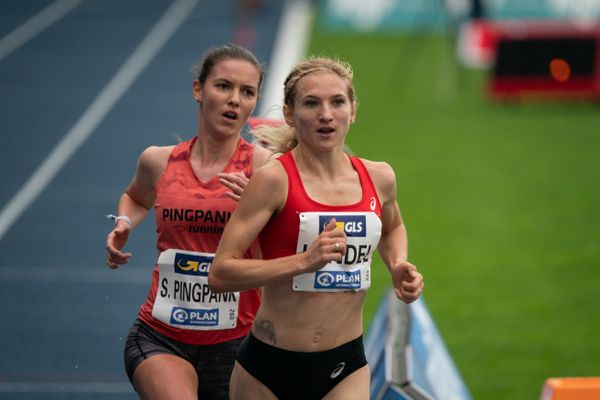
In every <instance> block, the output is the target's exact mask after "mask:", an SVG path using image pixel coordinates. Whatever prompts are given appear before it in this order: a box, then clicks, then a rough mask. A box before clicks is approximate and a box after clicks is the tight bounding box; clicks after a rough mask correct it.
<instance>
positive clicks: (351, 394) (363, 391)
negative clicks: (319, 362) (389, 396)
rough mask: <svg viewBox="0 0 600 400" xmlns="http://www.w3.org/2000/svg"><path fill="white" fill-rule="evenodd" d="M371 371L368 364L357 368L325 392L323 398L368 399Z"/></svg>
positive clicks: (342, 399) (343, 399) (340, 399)
mask: <svg viewBox="0 0 600 400" xmlns="http://www.w3.org/2000/svg"><path fill="white" fill-rule="evenodd" d="M370 381H371V373H370V371H369V366H368V365H365V366H364V367H362V368H360V369H357V370H356V371H354V372H353V373H352V374H350V375H348V376H347V377H346V378H344V380H343V381H341V382H340V383H338V384H337V385H336V386H335V387H334V388H333V389H331V390H330V391H329V393H327V395H326V396H325V397H323V400H337V399H339V400H368V399H369V396H370V393H369V385H370Z"/></svg>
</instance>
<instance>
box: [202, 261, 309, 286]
mask: <svg viewBox="0 0 600 400" xmlns="http://www.w3.org/2000/svg"><path fill="white" fill-rule="evenodd" d="M308 270H309V266H308V262H307V261H306V257H305V256H304V254H303V253H301V254H294V255H291V256H287V257H281V258H276V259H273V260H254V259H236V258H233V257H231V258H227V259H225V258H224V257H218V256H217V257H215V259H214V260H213V263H212V265H211V268H210V273H209V274H208V283H209V285H210V286H211V289H212V290H213V291H215V292H230V291H241V290H248V289H253V288H258V287H262V286H267V285H270V284H272V283H275V282H279V281H282V280H286V279H291V278H292V277H293V276H295V275H298V274H301V273H304V272H306V271H308Z"/></svg>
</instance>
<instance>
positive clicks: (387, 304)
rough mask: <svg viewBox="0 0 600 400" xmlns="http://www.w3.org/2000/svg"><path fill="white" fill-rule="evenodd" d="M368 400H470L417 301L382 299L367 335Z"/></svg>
mask: <svg viewBox="0 0 600 400" xmlns="http://www.w3.org/2000/svg"><path fill="white" fill-rule="evenodd" d="M365 352H366V354H367V360H368V362H369V366H370V368H371V399H372V400H471V395H470V394H469V391H468V389H467V387H466V386H465V384H464V383H463V381H462V378H461V377H460V374H459V372H458V369H457V368H456V366H455V364H454V362H453V361H452V358H451V357H450V354H449V353H448V350H447V349H446V346H445V345H444V342H443V340H442V338H441V336H440V334H439V332H438V330H437V328H436V326H435V324H434V322H433V320H432V318H431V316H430V314H429V311H428V310H427V307H426V305H425V301H424V300H423V299H422V298H421V299H419V300H417V301H416V302H414V303H413V304H410V305H406V304H404V303H402V302H401V301H400V300H398V299H397V298H396V296H395V295H394V293H393V291H390V292H389V293H388V294H386V296H385V297H384V299H383V301H382V302H381V305H380V306H379V309H378V310H377V313H376V314H375V317H374V318H373V321H372V323H371V326H370V328H369V330H368V331H367V334H366V335H365Z"/></svg>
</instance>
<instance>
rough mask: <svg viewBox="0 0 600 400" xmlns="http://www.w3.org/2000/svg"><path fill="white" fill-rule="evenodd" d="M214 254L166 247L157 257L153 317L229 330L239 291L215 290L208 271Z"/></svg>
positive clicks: (184, 325)
mask: <svg viewBox="0 0 600 400" xmlns="http://www.w3.org/2000/svg"><path fill="white" fill-rule="evenodd" d="M213 257H214V254H211V253H197V252H192V251H186V250H177V249H169V250H166V251H164V252H162V253H160V255H159V257H158V273H159V278H158V290H157V293H156V299H155V301H154V307H153V309H152V316H153V317H154V318H156V319H157V320H159V321H161V322H163V323H164V324H167V325H169V326H173V327H177V328H183V329H193V330H216V329H232V328H235V327H236V325H237V316H238V305H239V298H240V294H239V292H230V293H214V292H213V291H212V290H210V287H209V286H208V271H209V270H210V266H211V264H212V260H213Z"/></svg>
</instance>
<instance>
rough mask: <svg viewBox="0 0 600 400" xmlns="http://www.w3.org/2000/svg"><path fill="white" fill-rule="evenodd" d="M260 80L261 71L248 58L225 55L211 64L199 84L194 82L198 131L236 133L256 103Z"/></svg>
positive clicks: (225, 134) (218, 133)
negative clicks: (198, 121)
mask: <svg viewBox="0 0 600 400" xmlns="http://www.w3.org/2000/svg"><path fill="white" fill-rule="evenodd" d="M259 81H260V71H259V70H258V69H257V68H256V67H255V66H254V65H252V64H251V63H250V62H248V61H245V60H239V59H225V60H223V61H221V62H219V63H218V64H216V65H215V66H214V67H213V70H212V71H211V73H210V74H209V75H208V77H207V78H206V81H205V82H204V84H203V85H202V86H200V84H199V83H198V82H197V81H196V82H194V97H195V98H196V100H197V101H199V102H200V105H201V106H200V116H201V120H200V124H201V132H203V133H206V134H211V135H224V136H231V135H239V134H240V130H241V129H242V127H243V125H244V124H245V123H246V121H247V119H248V117H249V116H250V114H251V113H252V111H254V108H255V107H256V102H257V100H258V85H259Z"/></svg>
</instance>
